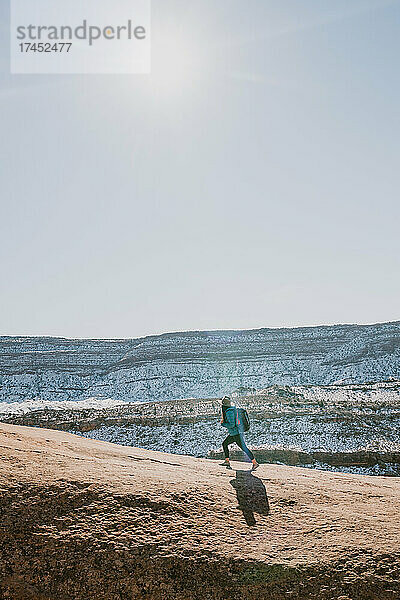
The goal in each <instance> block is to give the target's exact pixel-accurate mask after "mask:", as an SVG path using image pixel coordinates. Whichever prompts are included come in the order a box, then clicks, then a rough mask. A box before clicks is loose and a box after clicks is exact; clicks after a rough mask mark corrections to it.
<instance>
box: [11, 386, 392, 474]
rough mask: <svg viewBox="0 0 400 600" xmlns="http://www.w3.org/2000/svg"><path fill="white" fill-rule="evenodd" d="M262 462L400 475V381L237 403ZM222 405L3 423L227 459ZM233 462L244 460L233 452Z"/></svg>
mask: <svg viewBox="0 0 400 600" xmlns="http://www.w3.org/2000/svg"><path fill="white" fill-rule="evenodd" d="M235 401H236V402H237V403H238V404H239V405H240V406H243V407H245V408H246V409H247V410H248V412H249V414H250V417H251V429H250V431H249V432H248V433H247V434H246V438H247V440H248V443H249V444H250V445H251V447H252V448H253V449H254V451H255V452H256V455H257V459H258V460H259V461H260V462H267V463H271V462H272V463H278V462H280V463H285V464H290V465H301V466H310V467H318V468H323V469H334V470H339V471H346V472H352V473H359V474H365V475H367V474H369V475H392V476H399V475H400V381H390V382H380V383H374V384H336V385H329V386H295V387H293V386H271V387H269V388H266V389H264V390H258V391H257V392H256V393H251V394H247V395H244V396H238V397H237V398H236V399H235ZM220 410H221V407H220V400H218V399H217V398H209V399H186V400H165V401H163V402H137V403H129V402H128V403H122V404H121V403H120V404H118V403H117V404H115V405H113V404H110V403H108V404H107V403H103V404H101V405H100V406H98V405H96V403H91V404H89V405H88V403H87V402H86V401H81V402H79V401H78V402H55V401H54V402H49V403H48V404H47V407H43V404H42V403H41V402H37V403H36V404H35V403H34V402H22V403H9V404H3V406H2V407H1V412H0V420H2V421H4V422H8V423H13V424H17V425H30V426H36V427H47V428H49V427H50V428H55V429H61V430H64V431H70V432H79V433H82V434H83V435H85V436H87V437H90V438H94V439H99V440H105V441H111V442H116V443H119V444H124V445H129V446H139V447H141V448H146V449H149V450H162V451H165V452H172V453H176V454H190V455H192V456H197V457H213V458H221V457H222V451H221V442H222V439H223V438H224V437H225V435H226V431H225V430H224V429H223V428H222V427H221V426H220V423H219V418H220ZM233 455H234V456H236V457H238V458H241V456H242V455H241V453H240V452H239V451H235V449H233Z"/></svg>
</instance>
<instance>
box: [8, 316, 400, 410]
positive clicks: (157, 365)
mask: <svg viewBox="0 0 400 600" xmlns="http://www.w3.org/2000/svg"><path fill="white" fill-rule="evenodd" d="M391 377H392V378H400V322H393V323H382V324H377V325H335V326H321V327H304V328H297V329H259V330H250V331H211V332H186V333H185V332H183V333H171V334H164V335H158V336H149V337H145V338H140V339H131V340H69V339H63V338H26V337H1V338H0V402H21V401H26V400H33V399H39V400H41V401H46V402H47V401H68V400H73V401H76V400H84V399H87V398H91V397H94V398H96V399H97V400H101V399H112V400H116V401H119V402H121V401H151V400H168V399H178V398H189V397H194V398H211V397H215V396H221V395H222V394H224V393H227V392H231V391H232V390H233V389H236V388H240V387H245V388H247V389H252V388H256V389H262V388H265V387H268V386H270V385H272V384H278V385H309V384H315V385H326V384H330V383H334V382H336V381H338V380H346V381H347V382H350V383H364V382H367V381H383V380H386V379H389V378H391Z"/></svg>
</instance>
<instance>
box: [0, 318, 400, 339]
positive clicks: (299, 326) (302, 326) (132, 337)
mask: <svg viewBox="0 0 400 600" xmlns="http://www.w3.org/2000/svg"><path fill="white" fill-rule="evenodd" d="M396 323H400V319H395V320H393V321H373V322H371V323H318V324H316V325H293V326H285V327H283V326H279V325H278V326H276V327H269V326H259V327H244V328H240V329H237V328H234V327H228V328H224V329H177V330H174V331H160V332H154V333H147V334H144V335H137V336H121V337H116V336H113V337H91V338H89V337H82V336H68V335H51V334H50V335H48V334H35V335H26V334H23V333H15V334H2V333H0V338H2V337H5V338H7V337H11V338H14V337H15V338H18V337H21V338H60V339H67V340H87V339H90V340H111V341H112V340H130V339H142V338H147V337H158V336H163V335H175V334H178V333H196V332H198V333H213V332H219V331H221V332H224V331H257V330H262V329H266V330H272V331H273V330H275V329H276V330H280V329H311V328H314V327H341V326H350V327H351V326H354V327H368V326H374V325H392V324H396Z"/></svg>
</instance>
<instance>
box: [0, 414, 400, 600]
mask: <svg viewBox="0 0 400 600" xmlns="http://www.w3.org/2000/svg"><path fill="white" fill-rule="evenodd" d="M0 449H1V462H0V493H1V497H0V511H1V521H0V535H1V538H0V542H1V543H0V591H1V596H0V597H1V598H7V599H10V600H11V599H12V600H20V599H35V600H43V599H57V600H61V599H64V598H65V599H68V600H69V599H71V600H72V599H74V600H80V599H90V598H96V599H97V600H102V599H104V600H108V599H112V600H114V599H115V600H116V599H119V600H127V599H129V600H132V599H142V598H143V599H150V600H153V599H154V600H161V599H162V600H164V599H165V600H169V599H179V600H186V599H187V600H189V599H196V600H197V599H199V600H200V599H202V600H203V599H204V600H207V599H210V600H211V599H218V600H219V599H225V598H226V599H229V600H234V599H239V598H241V599H243V600H247V599H257V600H261V599H263V598H265V599H271V600H278V599H279V600H281V599H283V598H285V599H286V598H290V599H296V600H300V599H301V600H306V599H308V598H310V599H311V598H318V599H328V598H329V599H335V600H339V599H340V600H348V599H354V600H355V599H364V598H368V599H371V600H372V599H373V600H377V599H379V600H381V599H387V600H389V599H390V600H392V599H395V598H400V545H399V539H400V537H399V534H400V522H399V509H400V479H398V478H383V477H363V476H357V475H344V474H339V473H327V472H322V471H314V470H307V469H300V468H295V467H286V466H278V465H262V466H261V467H260V468H259V470H258V471H257V473H256V476H254V475H252V474H250V473H249V472H247V469H248V465H246V464H244V463H234V464H233V466H234V467H235V469H237V471H235V470H233V471H226V470H225V469H224V468H223V467H220V466H219V465H218V462H213V461H209V460H205V459H195V458H191V457H187V456H176V455H170V454H163V453H159V452H151V451H145V450H141V449H137V448H129V447H123V446H117V445H114V444H110V443H106V442H98V441H94V440H88V439H84V438H81V437H78V436H74V435H71V434H66V433H62V432H59V431H53V430H46V429H34V428H29V427H21V426H13V425H6V424H0Z"/></svg>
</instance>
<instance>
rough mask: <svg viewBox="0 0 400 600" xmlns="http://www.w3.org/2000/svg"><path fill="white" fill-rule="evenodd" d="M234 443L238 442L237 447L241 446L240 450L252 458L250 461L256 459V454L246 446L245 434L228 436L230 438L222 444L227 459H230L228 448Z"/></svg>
mask: <svg viewBox="0 0 400 600" xmlns="http://www.w3.org/2000/svg"><path fill="white" fill-rule="evenodd" d="M234 442H236V443H237V445H238V446H239V448H240V449H241V450H243V452H245V453H246V454H247V456H248V457H249V458H250V460H253V459H254V454H253V453H252V451H251V450H249V449H248V447H247V446H246V443H245V441H244V437H243V434H241V433H239V434H238V435H228V437H227V438H226V439H225V440H224V441H223V442H222V447H223V449H224V454H225V458H229V448H228V446H229V444H233V443H234Z"/></svg>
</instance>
